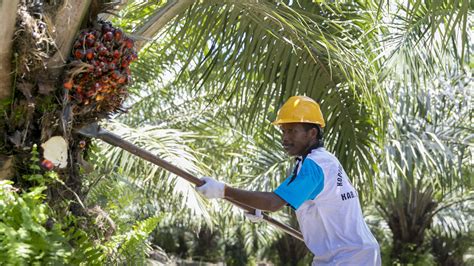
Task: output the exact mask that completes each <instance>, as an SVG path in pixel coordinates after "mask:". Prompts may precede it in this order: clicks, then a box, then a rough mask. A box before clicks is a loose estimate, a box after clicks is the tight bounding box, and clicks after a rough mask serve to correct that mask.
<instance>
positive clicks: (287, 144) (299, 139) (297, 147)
mask: <svg viewBox="0 0 474 266" xmlns="http://www.w3.org/2000/svg"><path fill="white" fill-rule="evenodd" d="M280 129H281V131H282V134H283V136H282V142H283V143H282V144H283V148H284V149H285V150H286V152H287V153H288V154H289V155H291V156H300V155H303V154H304V153H305V151H306V150H307V149H308V148H309V147H310V146H311V145H313V144H315V143H316V136H317V134H318V130H317V129H316V128H312V129H310V130H306V129H305V128H304V127H303V125H302V124H301V123H289V124H282V125H281V126H280Z"/></svg>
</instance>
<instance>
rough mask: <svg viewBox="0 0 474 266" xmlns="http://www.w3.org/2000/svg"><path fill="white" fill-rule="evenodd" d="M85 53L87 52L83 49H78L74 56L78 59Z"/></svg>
mask: <svg viewBox="0 0 474 266" xmlns="http://www.w3.org/2000/svg"><path fill="white" fill-rule="evenodd" d="M84 54H85V53H84V51H83V50H82V49H77V50H76V51H74V57H76V59H79V60H81V59H82V58H84Z"/></svg>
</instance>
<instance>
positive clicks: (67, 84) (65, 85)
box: [63, 80, 73, 90]
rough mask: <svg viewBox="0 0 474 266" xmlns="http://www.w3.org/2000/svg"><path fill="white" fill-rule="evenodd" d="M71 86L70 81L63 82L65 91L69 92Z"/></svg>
mask: <svg viewBox="0 0 474 266" xmlns="http://www.w3.org/2000/svg"><path fill="white" fill-rule="evenodd" d="M72 85H73V83H72V80H68V81H66V82H64V84H63V87H64V88H65V89H66V90H70V89H72Z"/></svg>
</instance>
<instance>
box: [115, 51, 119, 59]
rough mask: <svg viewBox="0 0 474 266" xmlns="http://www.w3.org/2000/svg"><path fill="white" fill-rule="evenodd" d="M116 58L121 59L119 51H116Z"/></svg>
mask: <svg viewBox="0 0 474 266" xmlns="http://www.w3.org/2000/svg"><path fill="white" fill-rule="evenodd" d="M114 58H117V59H118V58H120V52H119V50H114Z"/></svg>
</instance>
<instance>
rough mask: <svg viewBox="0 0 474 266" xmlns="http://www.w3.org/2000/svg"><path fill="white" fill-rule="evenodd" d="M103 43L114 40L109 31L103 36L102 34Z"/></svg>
mask: <svg viewBox="0 0 474 266" xmlns="http://www.w3.org/2000/svg"><path fill="white" fill-rule="evenodd" d="M103 38H104V41H106V42H110V41H111V40H112V39H113V38H114V34H113V33H112V32H111V31H107V32H106V33H105V34H104V37H103Z"/></svg>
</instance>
